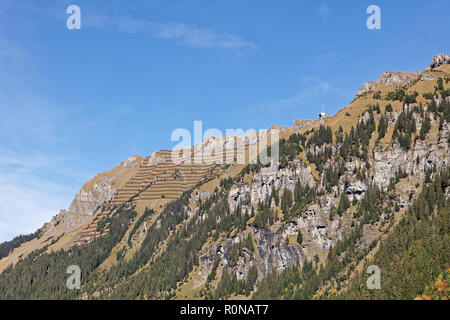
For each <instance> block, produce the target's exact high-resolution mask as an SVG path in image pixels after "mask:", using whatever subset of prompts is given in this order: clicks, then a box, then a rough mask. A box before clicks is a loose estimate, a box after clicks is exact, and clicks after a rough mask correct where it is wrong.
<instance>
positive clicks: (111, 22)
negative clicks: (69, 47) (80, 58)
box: [84, 15, 258, 50]
mask: <svg viewBox="0 0 450 320" xmlns="http://www.w3.org/2000/svg"><path fill="white" fill-rule="evenodd" d="M84 21H85V22H84V26H87V27H95V28H110V27H114V28H117V29H118V30H120V31H122V32H126V33H145V34H149V35H151V36H154V37H156V38H159V39H165V40H171V41H175V42H176V43H178V44H181V45H185V46H188V47H192V48H207V49H212V48H219V49H228V50H238V49H257V48H258V46H257V45H256V44H255V43H253V42H251V41H247V40H245V39H244V37H242V36H239V35H234V34H228V33H223V32H217V31H215V30H213V29H211V28H202V27H198V26H196V25H191V24H186V23H181V22H164V23H159V22H151V21H148V20H143V19H133V18H128V17H127V18H111V17H107V16H95V15H93V16H86V18H85V20H84Z"/></svg>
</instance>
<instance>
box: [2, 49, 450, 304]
mask: <svg viewBox="0 0 450 320" xmlns="http://www.w3.org/2000/svg"><path fill="white" fill-rule="evenodd" d="M448 63H449V59H448V56H447V55H438V56H436V57H435V58H434V59H433V62H432V63H431V64H430V65H429V67H428V68H427V69H426V70H424V71H420V72H418V73H399V72H385V73H383V74H382V75H381V76H380V79H379V80H377V81H375V82H368V83H367V82H366V84H365V85H364V88H363V89H360V90H359V91H358V92H357V95H356V97H355V99H354V100H353V101H352V103H350V104H349V105H348V106H346V107H344V108H343V109H341V110H339V111H338V112H337V113H336V115H334V116H324V115H321V117H320V119H318V120H295V121H294V124H293V126H292V127H280V126H275V125H273V126H271V127H270V128H269V130H274V129H278V130H280V137H281V144H280V153H281V155H282V156H281V159H280V164H279V166H269V167H264V166H258V165H257V164H256V165H253V166H252V165H248V162H249V161H246V163H245V164H241V165H234V164H232V165H228V166H227V165H223V164H222V165H219V164H211V163H210V164H207V165H205V164H199V165H195V164H194V165H192V164H179V165H174V164H173V163H171V161H170V155H169V153H170V151H167V150H166V151H164V150H160V151H155V152H153V153H152V154H151V155H150V156H148V157H146V158H142V157H141V156H136V155H135V156H131V157H130V158H128V159H127V160H125V161H122V162H121V163H120V164H119V165H118V166H116V167H115V168H113V169H112V170H109V171H106V172H104V173H101V174H98V175H97V176H96V177H94V178H93V179H91V180H90V181H88V182H87V183H86V184H85V185H84V186H83V187H82V188H81V189H80V191H79V192H78V193H77V196H76V197H75V199H74V201H73V202H72V204H71V206H70V207H69V209H68V211H62V212H60V214H59V215H57V216H55V217H54V218H53V219H52V221H51V222H50V223H47V224H45V225H44V226H43V228H41V232H40V233H41V234H40V235H39V236H36V237H35V238H33V239H32V240H30V241H27V242H24V243H22V244H21V245H20V246H19V247H16V248H14V249H13V250H12V252H10V253H9V255H8V256H7V257H3V258H2V259H1V260H0V271H3V270H5V269H6V268H7V266H9V265H11V264H12V263H16V262H17V261H18V260H21V259H22V261H23V259H25V258H27V255H28V254H31V252H32V250H36V249H39V248H46V250H47V251H48V252H58V250H60V249H70V248H72V247H73V246H75V245H76V247H80V248H81V249H76V250H82V248H83V246H86V245H88V244H89V243H95V239H97V238H98V239H100V238H102V237H104V236H105V235H107V234H108V230H109V229H108V227H106V228H105V224H104V223H103V222H104V221H107V220H108V219H110V218H109V217H113V216H114V213H117V212H121V210H123V208H128V207H129V208H134V209H133V210H136V217H133V218H130V219H131V220H130V221H131V222H130V223H131V225H130V227H129V228H127V230H126V231H123V234H124V235H123V238H122V239H121V240H120V241H119V242H118V243H116V244H115V245H114V246H112V247H111V252H110V254H109V255H108V258H107V259H105V260H104V262H105V263H103V264H101V266H102V267H101V268H100V269H99V270H98V272H99V273H100V274H102V276H101V277H104V279H106V280H104V283H103V285H101V286H99V287H98V288H95V285H93V284H92V283H90V282H88V283H86V288H85V290H84V293H83V294H81V297H82V298H102V297H103V298H108V297H109V293H108V292H110V291H111V290H112V291H113V292H114V294H113V297H126V298H132V295H133V293H136V292H137V291H136V290H137V289H135V288H136V287H139V286H140V284H139V283H135V282H133V281H134V280H133V279H134V278H139V279H140V277H145V279H147V280H148V281H150V284H148V285H149V288H146V289H145V290H146V291H148V292H152V293H151V294H150V293H149V295H147V296H144V298H164V297H166V298H173V297H177V298H186V297H189V298H200V297H203V298H205V297H206V298H208V297H209V298H224V297H230V295H231V297H235V298H236V297H237V298H238V297H245V296H247V295H248V294H251V292H253V290H254V287H255V285H256V286H257V283H261V284H262V285H263V284H264V281H265V280H264V279H269V278H270V277H271V272H272V270H278V271H283V270H288V269H289V268H293V267H298V266H299V267H302V269H305V268H306V269H305V270H304V271H305V272H306V271H308V270H309V269H308V268H310V266H309V263H310V262H309V261H311V263H312V262H313V261H314V262H315V268H316V269H318V268H319V265H321V266H322V267H323V266H324V265H325V264H326V261H327V254H328V255H329V253H330V252H333V250H334V248H335V247H336V246H337V245H338V244H339V243H341V241H344V239H345V238H346V236H348V235H351V234H352V233H353V232H356V231H355V230H356V229H357V228H356V227H355V225H356V226H358V225H361V224H362V226H361V230H360V231H358V232H360V233H361V235H359V237H360V238H361V243H360V246H361V248H365V249H364V250H367V248H370V247H371V245H372V243H373V242H374V241H375V242H376V243H377V246H379V244H380V243H381V241H383V239H385V238H386V237H387V236H388V235H389V234H390V232H391V230H392V228H393V226H395V225H396V224H397V223H398V222H399V221H400V220H401V218H402V217H403V216H404V215H405V212H406V210H407V208H408V207H409V206H411V205H412V204H413V200H414V199H415V197H417V192H418V191H419V190H420V189H419V188H418V187H416V185H417V184H419V187H420V186H421V185H422V184H423V181H424V180H425V179H427V177H428V175H429V174H430V173H429V170H434V171H435V172H439V171H442V170H444V169H445V167H446V166H448V164H449V160H450V148H449V146H448V140H449V137H450V128H449V125H448V122H447V120H446V119H447V118H446V117H447V116H446V112H447V111H446V110H447V109H446V108H447V107H446V105H447V104H448V103H449V102H450V94H448V93H449V92H448V91H449V85H448V79H450V78H449V75H450V66H449V65H448ZM416 93H417V94H416ZM430 95H431V96H430ZM440 109H442V111H439V110H440ZM382 110H384V112H383V111H382ZM430 110H431V111H430ZM412 123H414V125H412ZM409 126H410V127H409ZM355 127H356V129H355ZM327 128H329V132H330V133H331V138H330V137H329V135H328V129H327ZM380 128H381V129H380ZM383 128H384V129H383ZM352 132H353V133H352ZM417 132H420V134H418V133H417ZM369 133H370V134H369ZM381 133H383V134H381ZM349 139H353V140H349ZM348 140H349V141H350V142H348V144H346V143H347V141H348ZM214 143H219V144H225V143H226V138H214V139H209V140H206V141H203V142H202V145H206V146H208V144H214ZM242 143H244V145H245V142H242ZM249 144H250V142H249ZM356 145H357V146H358V148H356ZM248 147H249V145H246V148H245V151H246V152H248ZM233 150H234V149H233ZM233 152H237V151H236V150H234V151H233ZM194 154H195V148H193V149H190V150H189V157H191V156H193V155H194ZM216 156H217V155H216ZM218 157H222V158H223V157H224V154H221V155H218ZM213 158H214V157H213ZM249 159H250V158H249V157H248V159H247V160H249ZM405 174H406V177H404V175H405ZM230 179H231V182H228V181H230ZM393 179H394V180H393ZM397 180H398V181H397ZM330 181H331V182H330ZM393 181H394V182H396V183H395V184H394V186H393V188H394V189H393V190H390V191H389V188H391V185H392V183H393ZM372 184H373V185H377V186H380V187H381V189H382V190H383V189H384V190H385V191H382V192H381V194H383V193H384V192H391V193H392V192H394V193H395V198H394V199H393V200H390V202H389V203H386V204H384V205H383V210H387V211H389V210H391V211H393V213H386V212H387V211H386V212H376V213H371V215H370V216H367V212H370V210H369V211H367V212H359V211H360V210H361V209H359V208H361V206H363V204H364V201H366V200H365V199H366V197H367V195H368V194H371V193H374V194H377V193H376V191H373V190H374V189H372V188H373V187H372ZM397 184H398V185H397ZM400 185H401V187H399V186H400ZM274 190H275V191H274ZM386 190H388V191H386ZM322 193H323V194H322ZM397 193H398V194H397ZM411 194H412V197H411V196H410V195H411ZM378 196H379V194H377V196H374V197H375V198H376V197H378ZM304 198H305V199H311V200H315V202H314V201H313V202H311V203H310V202H308V201H310V200H304ZM277 199H278V200H277ZM289 199H290V200H289ZM346 199H347V200H346ZM394 200H395V201H394ZM180 201H181V202H180ZM214 201H216V202H214ZM217 201H218V202H217ZM346 201H348V203H347V204H343V203H345V202H346ZM394 204H395V205H394ZM206 205H209V206H210V207H208V206H206ZM389 205H392V206H393V207H389ZM173 206H175V207H176V208H177V209H176V210H175V209H173V210H175V211H176V212H178V211H177V210H179V211H180V212H181V213H182V217H183V218H181V217H180V218H179V219H178V218H177V220H176V224H174V225H171V226H170V231H169V232H168V233H167V234H165V236H164V237H166V238H164V237H163V236H162V235H161V237H163V238H161V239H160V240H159V241H160V242H158V243H157V244H156V242H155V244H154V245H155V246H156V247H155V248H156V249H155V250H156V251H155V252H153V251H152V250H153V249H151V250H150V249H147V248H153V247H147V246H146V245H148V242H149V241H150V242H151V241H153V240H149V239H150V238H148V237H149V234H151V232H154V233H155V234H157V233H158V232H162V231H158V230H160V228H161V227H159V228H158V225H159V226H161V225H164V224H167V223H168V222H165V220H164V219H162V217H166V219H168V220H167V221H169V220H170V219H173V218H170V216H171V215H170V214H171V212H170V210H169V209H170V208H171V207H173ZM205 206H206V207H205ZM384 206H386V209H384V208H385V207H384ZM175 207H174V208H175ZM217 207H222V210H225V212H228V211H229V212H230V215H226V214H225V215H224V213H223V212H219V211H217V212H215V211H214V210H216V209H215V208H217ZM121 208H122V209H121ZM389 208H390V209H389ZM397 208H398V211H397ZM150 210H153V213H149V212H150ZM167 210H169V211H167ZM217 210H219V209H217ZM253 210H254V211H256V213H252V214H250V212H253ZM175 211H174V212H175ZM237 212H238V213H241V214H240V216H243V217H248V219H247V220H246V221H245V222H243V221H240V222H239V223H240V225H239V224H236V223H238V222H237V220H236V221H235V220H233V221H234V222H233V223H232V228H231V231H230V230H226V228H225V227H223V226H221V223H222V222H217V228H218V229H215V230H216V231H215V232H213V231H214V230H211V231H210V234H208V235H205V234H203V233H202V230H201V229H198V230H197V229H196V228H199V227H197V226H198V225H199V224H201V223H204V222H205V221H206V222H205V223H212V222H211V221H209V220H208V219H209V217H210V215H217V219H218V221H224V220H226V219H231V218H227V217H229V216H233V217H238V216H239V215H238V214H237ZM250 215H251V217H250ZM383 215H384V216H383ZM337 216H338V218H336V217H337ZM200 217H204V218H200ZM333 217H335V218H333ZM381 217H382V218H381ZM180 219H181V220H180ZM201 219H204V220H201ZM233 219H238V218H233ZM361 219H363V220H364V219H368V221H369V222H370V223H368V222H367V223H363V221H362V220H361ZM373 219H375V220H376V221H372V220H373ZM389 219H391V220H389ZM238 220H239V219H238ZM385 220H386V221H388V220H389V225H388V224H383V225H382V224H381V222H380V221H385ZM195 221H197V223H195ZM108 223H111V222H109V221H108V222H106V226H107V225H108ZM188 226H189V227H188ZM205 227H206V225H205ZM221 228H225V229H223V230H222V231H221V233H220V234H218V232H219V231H218V230H221ZM355 228H356V229H355ZM184 229H186V230H188V229H189V230H190V229H192V230H194V234H196V235H197V236H198V237H199V238H200V239H203V240H204V241H205V242H204V243H193V244H192V246H194V247H195V248H196V250H197V251H196V252H195V256H197V257H198V263H196V262H195V261H194V260H195V259H194V260H192V261H191V260H189V259H190V258H189V259H188V260H189V261H190V262H189V268H192V270H190V271H189V272H188V273H187V276H183V277H182V276H180V277H181V278H180V279H166V278H164V279H165V280H164V281H167V283H170V286H171V289H170V290H162V291H160V292H159V293H158V294H155V293H154V291H152V290H153V289H151V288H152V286H153V285H156V284H153V282H152V281H156V280H149V279H148V276H147V275H146V272H149V274H155V273H156V271H155V270H158V269H157V268H158V266H159V265H158V263H159V262H158V261H160V260H158V259H162V258H158V255H157V252H161V251H165V250H169V249H171V250H172V251H167V252H169V253H170V252H175V251H176V250H177V249H175V247H173V244H172V240H173V239H174V237H175V238H176V237H182V235H181V232H182V231H183V230H184ZM149 230H153V231H149ZM195 230H196V231H195ZM299 234H300V236H299ZM299 237H301V238H302V239H301V240H299ZM203 240H202V241H203ZM98 241H99V240H98ZM241 243H242V246H241V245H240V244H241ZM130 244H131V245H130ZM46 246H47V247H46ZM237 247H238V248H237ZM251 247H253V249H252V248H251ZM373 249H374V248H372V249H371V250H370V251H369V253H370V252H372V250H373ZM146 250H147V251H148V250H150V251H149V252H152V254H151V255H150V256H152V259H151V260H147V255H148V254H150V253H145V252H146ZM369 253H368V254H369ZM20 255H22V256H21V258H19V256H20ZM316 256H317V259H316V258H315V257H316ZM144 257H145V258H144ZM139 259H142V262H140V263H139V268H138V269H136V268H135V267H133V268H132V270H135V272H137V270H141V271H140V272H139V273H136V275H135V274H134V273H133V274H131V275H129V277H127V276H126V277H125V278H123V277H122V276H119V274H121V273H122V272H124V271H123V270H125V269H123V270H122V268H126V267H125V265H126V264H127V263H130V264H131V263H132V262H133V261H138V260H139ZM167 259H169V258H167ZM173 259H175V258H173ZM367 259H368V258H367ZM367 259H366V258H365V259H364V260H363V261H365V260H367ZM106 261H108V262H107V263H106ZM216 261H219V263H218V264H217V262H216ZM360 262H361V261H360ZM133 263H134V262H133ZM136 263H137V262H136ZM161 263H162V262H161ZM355 267H357V270H358V271H361V267H359V264H357V266H355ZM255 268H256V271H255ZM311 268H312V264H311ZM108 270H109V273H110V274H112V275H111V276H109V275H108V272H106V271H108ZM142 271H146V272H142ZM186 271H187V270H186ZM216 271H217V272H218V273H217V275H216V274H215V273H216ZM93 272H94V273H95V271H93ZM105 272H106V273H105ZM228 272H231V274H234V276H233V277H235V279H236V280H234V278H233V277H231V276H230V277H231V278H229V279H228V278H227V273H228ZM255 272H256V278H255ZM308 272H310V271H308ZM350 273H351V274H354V273H352V272H350ZM211 275H214V276H211ZM311 277H312V278H314V276H311ZM155 278H157V277H156V276H155ZM111 279H112V280H111ZM152 279H153V278H152ZM232 279H233V280H232ZM347 280H348V279H347ZM161 281H163V280H161ZM174 281H175V283H176V285H175V288H174V286H173V283H174ZM233 281H234V282H233ZM236 281H237V282H236ZM329 281H330V282H329V283H328V285H323V287H322V290H323V292H325V293H327V294H328V293H329V292H331V291H332V290H333V289H336V288H337V286H336V282H333V279H329ZM0 283H1V282H0ZM230 283H234V284H233V286H234V287H233V290H232V291H231V292H230V288H229V286H230ZM236 283H237V284H236ZM333 283H334V284H333ZM0 287H1V285H0ZM212 288H213V289H214V290H213V289H212ZM126 289H128V291H127V290H126ZM141 290H144V288H141ZM145 290H144V291H145ZM138 291H139V290H138ZM1 292H2V291H0V296H1ZM333 292H335V293H336V292H339V290H338V289H336V290H335V291H333ZM316 294H317V293H316ZM319 296H320V294H319Z"/></svg>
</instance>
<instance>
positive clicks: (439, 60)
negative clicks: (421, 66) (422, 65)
mask: <svg viewBox="0 0 450 320" xmlns="http://www.w3.org/2000/svg"><path fill="white" fill-rule="evenodd" d="M443 64H450V56H449V55H447V54H443V53H440V54H438V55H437V56H434V57H433V62H431V63H430V65H429V66H428V67H427V70H432V69H435V68H437V67H439V66H442V65H443Z"/></svg>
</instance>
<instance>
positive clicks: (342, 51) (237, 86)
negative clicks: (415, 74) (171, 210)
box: [0, 0, 450, 241]
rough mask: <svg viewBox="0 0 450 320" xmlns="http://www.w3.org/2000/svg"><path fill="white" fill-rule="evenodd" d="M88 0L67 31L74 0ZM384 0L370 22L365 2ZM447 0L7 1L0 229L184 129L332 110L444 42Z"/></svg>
mask: <svg viewBox="0 0 450 320" xmlns="http://www.w3.org/2000/svg"><path fill="white" fill-rule="evenodd" d="M71 4H76V5H78V6H79V7H80V8H81V30H68V29H67V28H66V19H67V17H68V14H67V13H66V8H67V7H68V6H69V5H71ZM370 4H376V5H378V6H379V7H380V8H381V25H382V29H381V30H368V29H367V28H366V19H367V17H368V16H369V15H368V14H367V13H366V8H367V7H368V6H369V5H370ZM449 9H450V3H449V1H447V0H443V1H433V0H430V1H361V0H359V1H320V0H317V1H312V0H309V1H264V2H263V1H237V0H236V1H219V0H217V1H210V0H203V1H196V0H190V1H150V0H146V1H137V0H136V1H133V2H132V5H131V2H130V1H117V0H110V1H84V0H71V1H45V0H40V1H26V0H23V1H1V0H0V241H4V240H7V239H10V238H12V237H13V236H14V235H17V234H19V233H29V232H32V231H34V230H35V229H37V228H38V227H40V226H41V225H42V224H43V223H44V222H46V221H48V220H49V219H50V218H51V217H52V216H53V215H55V214H57V213H58V212H59V209H61V208H67V207H68V206H69V204H70V202H71V200H72V198H73V196H74V195H75V193H76V191H77V190H78V189H79V188H80V187H81V186H82V185H83V184H84V182H85V181H87V180H88V179H90V178H91V177H93V176H94V175H95V174H96V173H98V172H101V171H105V170H108V169H110V168H112V167H114V166H115V165H117V164H118V163H119V162H120V161H122V160H124V159H126V158H128V157H129V156H130V155H132V154H140V155H143V156H146V155H149V154H151V152H152V151H154V150H157V149H163V148H165V149H169V148H172V147H173V146H174V145H175V144H176V142H172V141H170V135H171V133H172V131H173V130H174V129H176V128H186V129H189V130H192V128H193V121H194V120H202V121H203V127H204V128H205V129H206V128H218V129H220V130H222V131H223V132H225V129H226V128H243V129H249V128H255V129H262V128H267V127H268V126H270V125H271V124H278V125H291V124H292V122H293V120H294V119H312V118H315V117H316V115H317V114H318V112H320V111H321V106H322V105H325V111H326V112H327V113H329V114H335V113H336V112H337V111H338V110H339V109H341V108H342V107H344V106H345V105H347V104H348V103H349V102H350V101H351V100H352V99H353V97H354V95H355V92H356V90H357V89H358V88H360V87H361V86H362V84H363V82H364V81H368V80H375V79H377V78H378V76H379V75H380V74H381V73H382V72H384V71H387V70H395V71H419V70H422V69H423V68H425V66H426V65H427V64H428V63H430V62H431V59H432V56H433V55H435V54H437V53H441V52H444V53H448V50H449V47H448V45H449V43H448V39H447V38H448V30H450V23H449V19H448V14H449Z"/></svg>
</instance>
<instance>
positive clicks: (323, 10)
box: [318, 3, 330, 24]
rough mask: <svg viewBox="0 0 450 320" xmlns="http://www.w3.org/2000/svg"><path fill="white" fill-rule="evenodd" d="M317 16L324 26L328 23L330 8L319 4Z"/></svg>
mask: <svg viewBox="0 0 450 320" xmlns="http://www.w3.org/2000/svg"><path fill="white" fill-rule="evenodd" d="M318 11H319V15H320V17H321V18H322V23H324V24H326V23H327V22H328V16H329V14H330V7H329V6H328V5H326V4H324V3H323V4H321V5H320V7H319V9H318Z"/></svg>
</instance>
